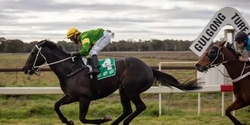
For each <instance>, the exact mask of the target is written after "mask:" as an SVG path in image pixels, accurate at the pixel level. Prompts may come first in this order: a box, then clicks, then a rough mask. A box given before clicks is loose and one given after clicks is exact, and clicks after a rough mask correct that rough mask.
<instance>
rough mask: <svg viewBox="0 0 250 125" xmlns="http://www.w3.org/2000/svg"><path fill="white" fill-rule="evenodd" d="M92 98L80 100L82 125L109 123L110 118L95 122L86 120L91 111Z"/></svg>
mask: <svg viewBox="0 0 250 125" xmlns="http://www.w3.org/2000/svg"><path fill="white" fill-rule="evenodd" d="M90 101H91V100H90V98H84V97H83V98H80V100H79V105H80V121H81V122H82V123H85V124H86V123H88V124H102V123H104V122H108V121H110V120H111V118H110V117H104V118H103V119H94V120H89V119H86V115H87V112H88V109H89V104H90Z"/></svg>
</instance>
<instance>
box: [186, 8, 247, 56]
mask: <svg viewBox="0 0 250 125" xmlns="http://www.w3.org/2000/svg"><path fill="white" fill-rule="evenodd" d="M225 25H231V26H233V28H234V29H235V30H236V31H237V32H239V31H244V32H246V33H247V34H250V27H249V25H248V23H247V22H246V21H245V19H244V18H243V17H242V15H241V14H240V12H239V11H237V10H236V9H234V8H232V7H225V8H222V9H220V10H219V11H218V12H217V13H216V14H215V15H214V16H213V18H212V19H211V20H210V22H209V23H208V24H207V26H206V27H205V28H204V30H203V31H202V32H201V34H200V35H199V37H198V38H197V39H196V40H195V41H194V42H193V43H192V45H191V46H190V47H189V49H190V50H192V51H193V52H194V53H195V54H197V55H198V56H201V55H202V54H203V53H204V52H205V51H206V49H207V48H208V47H209V45H210V44H211V43H212V41H213V39H214V37H215V36H216V35H217V34H218V32H219V31H220V29H221V28H222V27H224V26H225Z"/></svg>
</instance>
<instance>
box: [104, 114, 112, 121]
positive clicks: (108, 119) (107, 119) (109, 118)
mask: <svg viewBox="0 0 250 125" xmlns="http://www.w3.org/2000/svg"><path fill="white" fill-rule="evenodd" d="M103 120H105V122H108V121H111V120H112V118H111V117H110V116H108V115H106V116H104V117H103Z"/></svg>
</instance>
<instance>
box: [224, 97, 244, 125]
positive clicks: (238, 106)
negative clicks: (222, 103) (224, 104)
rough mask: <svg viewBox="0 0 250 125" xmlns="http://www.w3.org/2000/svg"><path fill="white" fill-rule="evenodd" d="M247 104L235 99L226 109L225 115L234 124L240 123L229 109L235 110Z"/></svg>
mask: <svg viewBox="0 0 250 125" xmlns="http://www.w3.org/2000/svg"><path fill="white" fill-rule="evenodd" d="M245 106H247V104H245V103H243V102H241V101H238V100H237V99H236V100H235V101H234V102H233V103H232V104H231V105H230V106H229V107H228V108H227V109H226V115H227V117H228V118H229V119H230V120H231V121H232V122H233V123H234V124H235V125H242V124H241V123H240V121H239V120H237V119H236V118H235V117H234V116H233V115H232V114H231V111H233V110H237V109H240V108H243V107H245Z"/></svg>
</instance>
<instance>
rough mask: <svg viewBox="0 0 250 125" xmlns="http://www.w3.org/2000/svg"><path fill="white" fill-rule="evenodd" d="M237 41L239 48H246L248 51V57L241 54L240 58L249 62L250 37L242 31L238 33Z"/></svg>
mask: <svg viewBox="0 0 250 125" xmlns="http://www.w3.org/2000/svg"><path fill="white" fill-rule="evenodd" d="M235 41H236V42H237V43H238V44H237V47H238V48H239V49H242V50H243V49H245V50H247V52H248V58H246V57H242V56H240V57H239V60H240V61H242V62H249V61H250V38H249V37H248V35H247V34H246V33H245V32H243V31H240V32H238V33H237V34H236V36H235Z"/></svg>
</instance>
